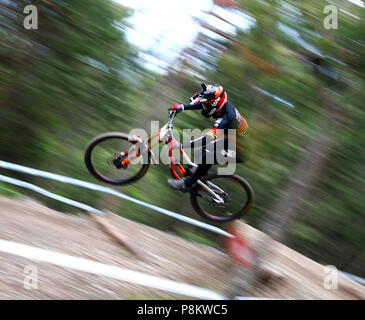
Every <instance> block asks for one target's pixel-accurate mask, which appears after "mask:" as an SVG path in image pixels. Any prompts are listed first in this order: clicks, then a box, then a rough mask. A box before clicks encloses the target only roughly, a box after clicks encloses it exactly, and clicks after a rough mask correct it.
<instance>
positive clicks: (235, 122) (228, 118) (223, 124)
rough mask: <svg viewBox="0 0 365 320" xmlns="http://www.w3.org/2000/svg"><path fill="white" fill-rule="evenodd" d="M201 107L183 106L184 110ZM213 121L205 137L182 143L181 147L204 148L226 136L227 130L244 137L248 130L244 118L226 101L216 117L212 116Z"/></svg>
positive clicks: (200, 107) (194, 105) (201, 106)
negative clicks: (234, 131) (197, 146)
mask: <svg viewBox="0 0 365 320" xmlns="http://www.w3.org/2000/svg"><path fill="white" fill-rule="evenodd" d="M201 109H203V105H202V104H201V103H197V104H184V110H201ZM213 118H214V119H215V122H214V125H213V127H212V128H211V129H210V130H209V131H208V133H207V134H206V135H205V136H202V137H199V138H197V139H195V140H192V141H189V142H185V143H183V147H185V148H186V147H191V148H194V145H199V146H204V145H206V144H208V143H210V142H212V141H214V140H216V139H218V138H220V137H221V136H223V135H228V130H229V129H235V130H236V132H237V134H238V135H245V134H246V131H247V129H248V124H247V122H246V120H245V118H244V117H243V116H242V115H241V114H240V113H239V112H238V110H237V109H236V108H235V107H234V105H233V104H232V103H231V102H229V101H227V103H226V105H225V106H224V107H223V108H222V110H221V111H220V113H219V114H218V115H214V116H213Z"/></svg>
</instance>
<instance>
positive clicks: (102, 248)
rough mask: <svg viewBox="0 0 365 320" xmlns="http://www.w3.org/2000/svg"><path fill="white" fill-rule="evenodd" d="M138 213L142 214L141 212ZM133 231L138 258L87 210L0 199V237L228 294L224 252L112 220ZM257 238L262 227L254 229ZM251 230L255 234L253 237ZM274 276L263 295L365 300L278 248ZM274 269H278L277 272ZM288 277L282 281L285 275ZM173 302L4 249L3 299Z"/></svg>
mask: <svg viewBox="0 0 365 320" xmlns="http://www.w3.org/2000/svg"><path fill="white" fill-rule="evenodd" d="M136 214H138V212H137V213H136ZM108 220H109V222H110V223H112V224H113V226H114V227H115V229H116V230H117V231H119V232H120V233H121V234H123V235H128V236H129V241H130V243H131V244H133V246H134V247H136V248H137V249H138V250H140V251H141V252H142V253H143V254H144V256H145V260H144V261H142V260H139V259H137V258H135V257H133V256H132V255H130V254H129V253H127V252H126V251H125V250H123V249H122V248H120V247H119V246H118V245H116V244H115V243H113V242H111V241H110V238H109V237H108V236H107V235H106V234H104V233H102V232H101V231H100V230H99V229H98V227H97V226H96V224H95V222H94V221H92V220H91V219H90V217H88V216H87V215H79V216H76V215H69V214H64V213H60V212H56V211H54V210H51V209H49V208H47V207H45V206H44V205H42V204H40V203H37V202H35V201H33V200H29V199H8V198H5V197H0V239H2V240H8V241H14V242H17V243H21V244H26V245H30V246H35V247H39V248H43V249H49V250H52V251H56V252H60V253H65V254H70V255H72V256H76V257H82V258H86V259H90V260H94V261H99V262H102V263H105V264H110V265H114V266H120V267H123V268H127V269H131V270H135V271H139V272H143V273H147V274H151V275H156V276H160V277H163V278H167V279H171V280H175V281H181V282H185V283H189V284H192V285H197V286H201V287H205V288H208V289H212V290H214V291H217V292H219V293H224V292H225V291H226V289H227V287H226V286H227V283H228V281H227V271H228V270H230V266H231V262H230V259H229V258H228V256H227V255H225V254H224V253H220V252H218V251H216V250H212V249H209V248H205V247H202V246H199V245H196V244H193V243H190V242H188V241H185V240H183V239H181V238H178V237H175V236H173V235H168V234H166V233H163V232H161V231H159V230H156V229H153V228H150V227H147V226H145V225H141V224H139V223H135V222H132V221H129V220H126V219H124V218H121V217H118V216H114V215H113V216H111V217H110V218H108ZM250 230H251V231H250V232H252V235H254V234H255V232H257V233H258V231H257V230H255V229H253V228H251V229H250ZM252 235H251V236H252ZM277 251H278V255H277V259H275V261H272V262H271V265H272V268H273V269H275V270H279V271H278V274H280V277H279V278H280V279H281V280H280V281H278V280H274V282H273V283H269V284H267V285H266V286H263V287H262V288H260V289H258V290H257V292H256V294H257V295H258V296H265V297H272V298H284V299H365V288H364V287H362V286H361V285H359V284H357V283H355V282H353V281H351V280H349V279H347V278H346V277H344V276H340V285H339V289H338V290H326V289H324V287H323V267H322V266H321V265H319V264H317V263H315V262H314V261H311V260H310V259H308V258H306V257H304V256H302V255H300V254H299V253H297V252H295V251H293V250H291V249H289V248H287V247H285V246H283V245H281V244H278V245H277ZM28 265H33V266H36V267H37V268H38V289H32V290H27V289H24V288H23V281H24V277H25V273H24V268H25V266H28ZM275 272H276V271H275ZM283 279H284V280H283ZM153 298H158V299H173V298H188V297H182V296H177V295H174V294H171V293H167V292H163V291H159V290H155V289H150V288H147V287H144V286H138V285H133V284H129V283H126V282H122V281H117V280H114V279H109V278H105V277H101V276H95V275H91V274H88V273H83V272H79V271H75V270H70V269H66V268H61V267H58V266H55V265H51V264H46V263H39V262H33V261H30V260H28V259H25V258H21V257H18V256H15V255H11V254H6V253H2V252H0V299H153Z"/></svg>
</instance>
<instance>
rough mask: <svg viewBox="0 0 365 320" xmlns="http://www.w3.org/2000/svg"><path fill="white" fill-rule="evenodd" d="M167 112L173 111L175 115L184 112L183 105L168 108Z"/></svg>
mask: <svg viewBox="0 0 365 320" xmlns="http://www.w3.org/2000/svg"><path fill="white" fill-rule="evenodd" d="M169 110H170V111H172V110H174V111H176V112H177V113H179V112H181V111H183V110H184V105H183V104H178V103H177V104H174V105H173V106H171V107H170V108H169Z"/></svg>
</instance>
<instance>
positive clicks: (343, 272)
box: [340, 271, 365, 286]
mask: <svg viewBox="0 0 365 320" xmlns="http://www.w3.org/2000/svg"><path fill="white" fill-rule="evenodd" d="M340 272H341V273H342V274H343V275H345V276H346V277H349V278H350V279H351V280H353V281H356V282H358V283H360V284H362V285H364V286H365V279H364V278H360V277H359V276H355V275H353V274H351V273H347V272H345V271H340Z"/></svg>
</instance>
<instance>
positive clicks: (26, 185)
mask: <svg viewBox="0 0 365 320" xmlns="http://www.w3.org/2000/svg"><path fill="white" fill-rule="evenodd" d="M0 181H4V182H7V183H11V184H15V185H17V186H19V187H23V188H27V189H31V190H33V191H35V192H38V193H40V194H43V195H45V196H47V197H49V198H52V199H55V200H58V201H61V202H64V203H67V204H69V205H71V206H74V207H77V208H80V209H83V210H85V211H90V212H93V213H96V214H99V215H102V216H105V215H106V213H104V212H102V211H100V210H97V209H95V208H93V207H90V206H88V205H86V204H83V203H80V202H77V201H74V200H71V199H68V198H65V197H62V196H59V195H57V194H54V193H51V192H49V191H47V190H45V189H42V188H40V187H38V186H36V185H34V184H31V183H28V182H25V181H22V180H18V179H14V178H10V177H7V176H3V175H1V174H0Z"/></svg>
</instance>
